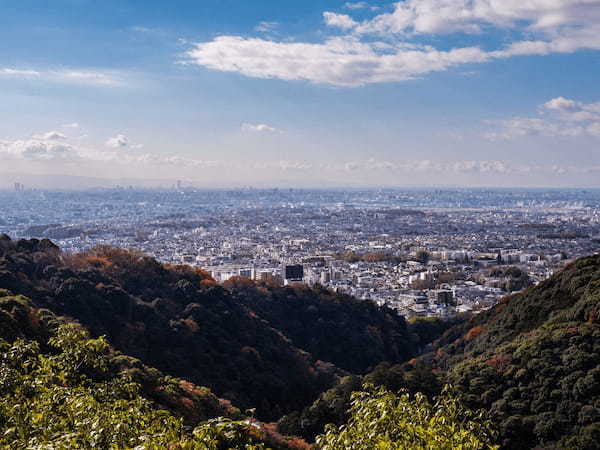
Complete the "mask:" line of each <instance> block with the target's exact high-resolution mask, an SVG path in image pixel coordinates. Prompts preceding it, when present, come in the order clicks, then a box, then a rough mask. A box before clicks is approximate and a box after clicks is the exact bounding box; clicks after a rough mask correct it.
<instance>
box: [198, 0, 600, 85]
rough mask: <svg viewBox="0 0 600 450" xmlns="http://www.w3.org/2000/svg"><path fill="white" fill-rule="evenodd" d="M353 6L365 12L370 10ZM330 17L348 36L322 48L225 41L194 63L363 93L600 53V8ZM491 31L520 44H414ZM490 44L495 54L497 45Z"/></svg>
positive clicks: (428, 6) (552, 5)
mask: <svg viewBox="0 0 600 450" xmlns="http://www.w3.org/2000/svg"><path fill="white" fill-rule="evenodd" d="M345 6H346V7H347V8H349V9H361V8H363V7H365V6H366V3H365V4H364V5H363V2H356V3H352V2H350V3H347V4H346V5H345ZM323 17H324V20H325V23H326V24H327V25H329V26H335V27H338V28H341V29H342V30H346V32H347V33H348V34H346V35H344V36H340V37H335V38H331V37H330V38H327V39H325V40H324V41H323V42H317V43H312V42H310V43H309V42H289V41H280V42H278V41H275V40H266V39H258V38H255V39H252V38H244V37H241V36H220V37H218V38H215V39H214V40H213V41H209V42H201V43H197V44H195V45H194V46H193V48H192V49H191V50H190V51H188V52H187V56H188V58H189V61H190V62H192V63H194V64H197V65H199V66H203V67H206V68H209V69H213V70H220V71H229V72H238V73H242V74H244V75H246V76H249V77H256V78H278V79H282V80H305V81H310V82H313V83H322V84H330V85H335V86H361V85H364V84H369V83H382V82H399V81H405V80H410V79H413V78H416V77H419V76H422V75H424V74H427V73H430V72H435V71H443V70H448V69H450V68H452V67H455V66H460V65H464V64H469V63H483V62H487V61H491V60H494V59H501V58H510V57H515V56H520V55H547V54H550V53H570V52H575V51H578V50H583V49H592V50H594V49H596V50H598V49H600V0H527V1H523V0H502V1H500V0H407V1H404V2H398V3H396V4H395V5H394V10H393V11H392V12H391V13H385V14H379V15H377V16H375V17H374V18H372V19H370V20H366V21H363V22H360V23H359V22H357V21H356V20H354V19H353V18H352V17H350V16H349V15H346V14H337V13H334V12H329V11H327V12H324V13H323ZM491 28H500V29H510V30H511V35H512V36H517V38H516V39H515V40H513V41H512V42H508V43H507V44H506V45H504V46H503V47H499V48H497V49H492V50H482V49H481V48H480V47H478V46H471V47H462V48H461V47H458V48H454V49H450V50H439V49H436V48H434V47H432V46H424V45H418V44H415V43H414V42H412V41H409V40H408V39H414V38H415V36H418V35H419V34H424V33H425V34H434V35H437V34H444V33H456V32H460V33H472V34H475V33H484V32H486V31H489V30H490V29H491ZM366 34H372V35H373V36H375V37H377V39H379V40H377V39H373V36H365V35H366ZM482 42H483V43H485V45H486V46H487V45H489V43H490V40H489V39H485V38H482ZM467 70H468V69H467Z"/></svg>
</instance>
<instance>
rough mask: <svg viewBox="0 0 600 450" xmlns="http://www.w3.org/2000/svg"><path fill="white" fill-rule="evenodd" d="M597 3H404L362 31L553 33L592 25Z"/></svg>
mask: <svg viewBox="0 0 600 450" xmlns="http://www.w3.org/2000/svg"><path fill="white" fill-rule="evenodd" d="M598 5H600V2H599V1H598V0H527V1H522V0H407V1H404V2H398V3H396V4H395V8H394V11H393V12H391V13H386V14H381V15H379V16H377V17H375V18H374V19H372V20H370V21H367V22H365V24H364V25H363V29H362V30H363V31H364V32H380V33H390V32H391V33H407V32H408V33H433V34H438V33H453V32H467V33H473V32H481V31H482V29H483V28H484V27H486V26H494V27H499V28H516V27H520V26H523V24H524V26H525V27H526V29H528V30H530V31H544V32H547V33H556V32H557V31H558V30H560V29H561V28H563V27H578V26H589V25H595V24H597V23H598V22H599V20H600V11H599V9H598Z"/></svg>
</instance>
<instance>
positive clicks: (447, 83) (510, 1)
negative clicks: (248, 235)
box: [0, 0, 600, 187]
mask: <svg viewBox="0 0 600 450" xmlns="http://www.w3.org/2000/svg"><path fill="white" fill-rule="evenodd" d="M0 42H1V43H2V44H1V45H0V118H1V119H2V120H0V187H6V186H8V185H9V183H13V182H14V181H19V180H21V181H23V180H25V182H26V183H27V184H28V185H33V186H36V187H44V185H45V184H46V185H47V184H49V183H52V185H57V186H58V185H60V184H61V180H63V181H64V183H65V185H66V183H67V180H69V183H71V185H72V183H73V180H80V181H81V182H82V183H83V182H84V180H87V184H89V183H92V184H93V183H95V182H97V183H100V181H99V180H105V181H102V182H103V183H109V184H110V183H117V182H119V183H120V182H125V183H131V184H140V185H142V184H143V183H146V184H147V183H155V184H156V183H158V184H161V185H162V184H169V183H172V182H173V180H182V182H183V183H184V184H185V185H194V186H199V187H228V186H257V187H273V186H291V187H293V186H297V187H344V186H348V187H358V186H361V187H362V186H373V187H376V186H498V187H511V186H532V187H533V186H543V187H567V186H569V187H600V83H599V80H600V0H405V1H400V2H388V1H370V2H364V1H356V2H346V1H334V0H303V1H275V0H252V1H248V0H201V1H200V0H171V1H168V2H165V1H159V0H143V1H142V0H102V1H100V0H53V1H51V2H50V1H40V0H0ZM90 180H92V181H90ZM76 183H77V181H75V184H76Z"/></svg>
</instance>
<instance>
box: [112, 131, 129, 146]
mask: <svg viewBox="0 0 600 450" xmlns="http://www.w3.org/2000/svg"><path fill="white" fill-rule="evenodd" d="M129 145H130V142H129V138H128V137H127V136H125V135H123V134H117V135H116V136H115V137H111V138H109V139H108V140H107V141H106V146H107V147H110V148H125V147H128V146H129Z"/></svg>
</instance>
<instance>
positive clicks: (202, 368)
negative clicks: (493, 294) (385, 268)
mask: <svg viewBox="0 0 600 450" xmlns="http://www.w3.org/2000/svg"><path fill="white" fill-rule="evenodd" d="M0 289H3V290H1V291H0V297H1V300H0V330H1V334H0V339H1V340H2V344H1V346H2V351H1V352H2V354H3V358H4V359H3V361H4V362H3V364H4V366H3V367H4V369H3V372H2V373H3V374H4V375H3V377H4V378H3V379H2V380H1V383H3V384H1V386H0V389H3V395H4V397H5V399H8V400H5V402H4V403H3V405H4V406H3V407H4V408H5V409H4V410H2V414H4V416H3V417H4V419H2V420H3V424H4V425H3V426H4V427H5V428H6V427H7V426H8V425H10V423H12V422H11V421H14V420H15V419H14V417H20V416H19V415H18V414H17V415H16V416H14V414H15V411H16V412H18V411H17V410H15V408H16V407H18V405H21V404H22V402H21V403H20V401H19V398H20V397H19V395H29V396H30V398H33V399H34V400H35V401H39V402H40V403H39V405H38V406H39V408H42V409H43V408H50V406H49V403H47V401H48V399H47V398H46V397H44V395H46V394H47V392H46V391H43V392H42V393H41V394H40V395H42V394H43V395H42V397H39V398H38V397H36V395H38V394H39V393H38V392H37V391H36V389H33V388H31V389H33V390H31V389H30V391H27V392H28V393H26V392H25V391H23V390H19V389H16V388H15V386H17V385H19V383H20V384H24V385H27V383H33V384H32V386H33V385H37V384H36V383H38V381H37V380H38V378H37V377H45V378H43V379H44V380H46V381H45V383H46V384H44V386H46V387H47V388H48V389H50V390H51V391H52V392H54V390H55V389H58V390H59V391H60V390H61V389H62V388H68V389H71V388H72V389H74V390H73V391H68V392H66V393H65V392H62V391H61V392H62V394H61V395H63V394H64V395H65V396H68V395H75V394H77V395H79V394H81V395H82V397H81V398H82V399H83V400H82V401H83V402H92V403H94V402H100V404H101V405H100V406H98V408H102V407H107V408H109V409H110V408H113V409H114V408H116V409H117V410H119V408H118V407H116V406H115V405H116V403H114V402H125V403H119V405H122V406H123V407H124V408H129V410H131V411H133V412H132V420H133V421H135V420H137V419H135V417H137V416H136V415H138V414H139V415H140V417H141V416H146V417H155V418H154V419H152V420H151V422H152V423H153V424H154V425H156V427H158V428H148V429H146V428H144V426H145V425H144V426H141V425H140V424H142V423H144V424H147V422H146V421H144V420H142V419H140V422H139V423H138V424H137V425H132V429H133V428H135V429H136V430H138V431H139V433H137V434H136V433H133V434H131V435H127V434H123V436H124V437H123V439H132V441H131V442H138V443H139V442H143V439H146V438H144V437H140V436H142V435H144V436H147V433H151V434H152V436H155V438H152V439H156V440H157V442H165V441H161V439H163V438H164V439H166V440H169V441H170V442H173V441H177V440H180V442H188V443H189V445H192V447H190V448H194V447H193V445H196V444H197V442H196V444H193V439H197V436H200V435H202V436H205V437H206V436H209V437H206V439H209V438H210V439H213V438H214V439H215V442H220V441H219V439H229V438H231V437H232V436H233V437H234V438H235V439H238V438H239V442H240V443H241V444H240V445H243V446H242V447H239V448H245V447H244V446H246V445H254V444H252V442H254V443H255V444H256V445H262V444H264V443H265V442H267V444H266V445H267V448H306V445H307V444H306V443H304V442H303V441H301V440H299V439H295V440H294V439H292V440H290V439H285V438H283V437H282V435H296V436H302V437H304V438H306V439H307V440H308V441H314V440H315V439H317V438H318V439H317V440H318V442H319V445H321V446H322V447H323V448H344V447H343V446H342V447H339V445H338V444H339V442H341V441H340V439H345V438H344V436H346V437H347V436H350V434H352V433H361V431H360V430H361V429H362V427H364V426H365V424H364V423H363V422H364V421H365V420H368V417H371V414H372V413H373V412H374V411H375V410H376V409H377V405H378V404H381V405H382V408H389V410H390V413H389V414H391V415H392V416H394V417H398V421H400V422H401V421H403V420H405V419H403V418H402V417H404V416H403V415H402V414H403V413H401V411H407V410H414V411H421V412H422V413H423V414H424V415H423V420H425V418H428V419H426V420H427V421H428V422H427V423H428V424H429V425H427V426H426V427H425V429H422V428H419V430H420V431H418V433H421V432H423V433H424V434H421V435H420V436H421V437H419V439H427V438H426V436H429V434H428V433H434V434H435V435H436V436H437V435H439V433H443V431H439V432H438V431H435V427H434V428H430V427H431V426H432V424H433V423H434V422H431V420H434V419H433V417H438V416H437V415H438V414H441V415H442V416H443V417H447V416H448V415H449V416H451V417H454V419H448V420H446V419H444V420H443V421H442V422H440V423H445V424H447V423H451V421H452V420H457V421H458V422H456V426H465V425H466V424H467V423H469V424H470V425H468V427H467V428H466V429H465V433H466V434H465V435H464V437H465V439H467V441H468V442H470V444H469V445H471V447H469V446H467V447H466V448H478V447H477V445H479V444H477V442H479V443H483V444H481V445H483V446H487V447H493V443H494V442H495V441H496V440H497V442H499V443H500V444H502V446H503V447H506V448H515V449H527V448H535V447H540V448H582V449H586V448H589V449H593V448H597V447H596V446H597V442H598V441H599V440H600V256H592V257H588V258H582V259H580V260H578V261H576V262H574V263H572V264H571V265H569V266H567V267H566V269H565V270H564V271H562V272H560V273H558V274H556V275H555V276H553V277H552V278H550V279H549V280H547V281H545V282H543V283H541V284H540V285H538V286H536V287H532V288H528V289H527V290H525V291H523V292H521V293H518V294H516V295H513V296H510V297H506V298H505V299H503V300H502V301H501V302H500V303H499V304H498V305H497V306H496V307H494V308H492V309H491V310H489V311H487V312H484V313H481V314H479V315H476V316H473V317H471V318H457V319H456V320H455V321H454V323H452V322H443V321H439V320H417V321H414V322H410V323H407V322H405V321H404V319H402V318H401V317H399V316H397V315H396V314H394V313H393V312H392V311H391V310H388V309H386V308H378V307H377V306H376V305H374V304H373V303H371V302H369V301H361V300H357V299H354V298H351V297H348V296H344V295H338V294H335V293H332V292H330V291H328V290H326V289H323V288H319V287H317V288H308V287H306V286H302V285H296V286H288V287H280V286H275V285H270V284H256V283H254V282H252V281H250V280H247V279H243V278H234V279H232V280H230V281H228V282H226V283H225V284H224V285H218V284H217V283H215V281H214V280H213V279H212V278H211V277H210V276H209V275H208V274H207V273H206V272H204V271H202V270H199V269H196V268H191V267H189V266H169V265H163V264H160V263H159V262H157V261H156V260H154V259H152V258H149V257H147V256H144V255H142V254H139V253H136V252H132V251H127V250H120V249H114V248H109V247H98V248H95V249H93V250H90V251H88V252H87V253H85V254H79V255H66V254H63V253H62V252H61V251H60V249H58V248H57V247H56V246H55V245H53V244H52V243H51V242H50V241H48V240H41V241H38V240H20V241H12V240H10V239H9V238H8V237H6V236H2V237H0ZM73 321H75V322H76V323H80V324H81V325H73V324H72V323H74V322H73ZM86 329H87V330H89V332H90V336H88V335H87V331H86ZM100 336H106V338H105V339H104V338H99V337H100ZM97 338H99V339H97ZM432 341H434V342H432ZM74 349H75V350H74ZM86 349H87V350H86ZM423 350H426V351H428V353H425V354H422V351H423ZM69 352H70V353H69ZM86 352H92V353H94V352H95V353H94V354H95V355H96V356H97V358H99V359H100V360H102V361H103V362H102V363H101V367H100V366H96V365H95V363H92V362H91V359H89V358H88V361H89V364H88V363H87V362H81V365H79V363H77V364H76V368H73V367H72V368H71V369H69V364H70V363H69V362H68V361H69V358H71V359H72V358H75V359H77V358H79V357H81V355H85V354H87V353H86ZM7 355H13V356H10V357H8V356H7ZM28 355H29V356H28ZM61 355H62V356H61ZM78 355H79V356H78ZM61 358H62V359H61ZM11 361H12V362H11ZM11 364H12V366H11ZM86 365H88V366H89V367H87V366H86ZM86 367H87V368H86ZM32 368H33V369H32ZM63 369H64V370H67V372H68V370H71V372H69V373H70V375H69V374H67V375H64V374H63V373H62V372H61V370H63ZM7 374H8V378H7ZM74 374H75V375H74ZM11 377H12V378H11ZM64 377H67V378H68V377H74V378H69V381H68V382H66V384H65V383H64V382H63V381H64V380H67V378H64ZM175 377H178V378H175ZM63 378H64V379H63ZM15 379H18V380H21V381H19V382H17V383H16V384H15V382H14V380H15ZM7 380H13V381H11V382H9V381H7ZM61 380H62V381H61ZM111 380H112V381H111ZM11 383H12V384H11ZM107 383H108V384H107ZM111 383H114V386H115V388H114V389H113V391H111V392H112V393H111V394H110V395H109V396H108V397H106V395H105V394H106V387H107V386H108V385H110V384H111ZM447 383H450V384H451V385H452V386H453V389H455V390H454V391H452V392H454V393H455V396H453V397H452V398H450V397H444V395H446V394H443V392H449V391H448V390H447V389H446V390H443V386H444V385H445V384H447ZM128 386H129V387H128ZM200 386H206V387H200ZM28 389H29V388H28ZM128 389H130V390H129V391H128ZM381 389H383V390H381ZM213 392H214V394H213ZM356 392H362V394H354V395H353V393H356ZM419 393H422V394H424V395H425V397H420V396H419V395H420V394H419ZM417 394H419V395H417ZM102 395H105V396H104V397H102ZM440 395H441V397H440ZM31 396H33V397H31ZM436 397H437V399H438V400H435V401H433V400H431V399H434V398H436ZM65 398H66V397H65ZM358 398H361V399H362V400H361V401H358V400H356V399H358ZM352 399H354V400H352ZM427 399H430V400H429V401H428V400H427ZM444 399H445V400H444ZM446 401H447V402H449V403H448V405H450V404H455V403H456V402H459V403H460V405H459V403H456V405H459V406H457V407H458V408H460V411H463V412H461V413H460V414H459V415H458V416H452V414H453V413H451V412H450V411H451V410H450V409H445V410H444V409H443V408H442V407H443V405H444V404H445V403H444V402H446ZM45 402H46V403H45ZM128 402H133V403H128ZM140 402H141V403H140ZM453 402H454V403H453ZM15 405H16V406H15ZM110 405H112V406H110ZM238 408H239V409H238ZM248 408H256V410H255V411H256V415H257V418H258V419H262V420H269V421H273V420H277V419H279V422H278V425H277V428H278V432H275V430H274V426H273V425H271V426H263V425H261V424H260V423H259V422H255V425H252V424H251V423H250V422H249V421H245V422H244V420H246V419H245V417H246V416H245V414H247V412H246V411H245V410H246V409H248ZM440 408H442V409H440ZM480 408H482V409H483V410H485V411H487V412H488V413H489V418H490V419H491V422H487V418H486V417H487V416H486V417H484V416H481V415H479V416H477V417H479V419H474V422H468V421H466V420H467V419H462V418H461V417H463V416H464V418H467V417H470V418H475V416H473V415H472V413H471V412H470V411H474V410H478V409H480ZM17 409H18V408H17ZM159 410H163V411H166V412H164V413H160V414H159V415H158V416H155V414H158V413H157V411H159ZM11 411H12V412H11ZM119 411H120V410H119ZM369 411H371V412H369ZM452 411H458V410H457V409H452ZM11 414H12V415H11ZM19 414H24V415H23V417H25V418H26V419H27V420H28V421H33V422H31V423H30V422H20V423H21V425H19V424H13V425H14V426H11V427H9V428H7V429H6V430H5V432H6V433H8V434H7V436H8V435H10V436H11V437H10V439H12V440H13V441H14V442H16V440H17V439H26V436H25V437H23V436H18V433H19V431H18V430H19V426H21V427H23V423H27V424H28V425H27V427H29V428H31V429H32V430H34V431H32V433H34V434H35V433H38V435H37V437H36V439H41V441H40V442H43V440H44V439H50V437H51V436H49V435H44V433H43V432H42V430H43V428H44V427H50V426H51V424H49V423H48V424H46V425H40V424H42V422H39V423H37V422H36V421H41V420H42V418H41V417H42V416H39V417H38V416H36V415H35V413H34V412H32V413H31V414H33V415H31V414H29V415H28V414H26V413H25V412H23V411H22V413H19ZM107 414H108V413H107ZM250 414H254V413H250ZM419 414H420V413H419ZM478 414H479V413H478ZM67 415H68V414H67ZM396 415H397V416H396ZM13 416H14V417H13ZM60 417H62V416H60ZM82 417H83V419H82V420H83V421H84V422H85V421H86V420H91V419H90V418H89V417H87V416H85V414H84V415H83V416H82ZM103 417H104V416H103ZM119 417H121V416H119V415H118V414H117V415H116V416H114V417H113V416H110V414H108V415H106V416H105V420H107V421H108V422H107V423H108V424H112V425H110V426H113V425H114V423H113V422H111V420H115V421H119V420H124V419H123V418H122V417H121V418H119ZM216 417H221V419H216V420H218V421H220V422H206V420H209V419H211V418H216ZM223 417H224V419H223ZM163 419H164V420H163ZM237 419H241V420H242V422H236V421H235V420H237ZM19 420H20V419H19ZM23 420H25V419H23ZM57 420H59V418H58V417H57ZM181 420H182V421H183V422H181ZM369 420H370V419H369ZM377 420H381V422H380V423H381V426H382V427H384V428H386V429H387V428H389V427H392V428H393V423H392V422H390V421H389V420H387V419H385V420H384V418H383V417H380V418H379V419H377ZM435 420H437V419H435ZM469 420H471V419H469ZM400 422H398V423H399V424H400ZM132 423H133V422H132ZM328 423H333V424H335V425H336V426H338V427H341V426H342V425H344V424H346V427H341V428H329V429H328V431H327V432H326V433H325V430H326V428H325V425H326V424H328ZM374 423H375V422H374ZM378 423H379V422H378ZM74 424H75V422H74V423H72V424H71V425H72V426H74ZM183 424H187V426H188V427H196V429H200V431H198V433H197V436H196V435H194V436H192V435H191V434H190V433H189V432H188V431H189V430H191V428H183ZM71 425H70V426H71ZM140 426H141V428H140ZM374 426H375V425H374ZM377 426H380V425H377ZM399 426H400V425H399ZM402 426H408V425H407V424H405V425H402ZM411 426H412V425H411ZM36 427H37V428H36ZM202 427H204V428H202ZM215 427H216V428H215ZM248 427H250V428H248ZM481 427H483V428H481ZM67 428H68V427H67ZM36 429H37V430H38V431H35V430H36ZM186 430H188V431H186ZM202 430H203V431H202ZM219 430H220V431H219ZM336 430H337V431H336ZM352 430H354V431H352ZM415 430H416V429H415ZM423 430H425V431H423ZM478 430H479V431H478ZM389 431H390V435H389V436H388V437H389V439H391V440H389V441H386V440H380V439H379V438H377V437H376V436H375V437H374V439H375V441H372V442H374V443H376V444H377V445H380V444H381V445H405V446H406V445H409V444H408V443H410V442H412V444H410V445H417V444H414V443H415V442H417V441H406V440H403V439H404V438H403V437H401V436H402V433H400V434H397V433H396V432H397V430H394V429H389ZM496 431H497V435H496ZM412 432H413V431H411V433H412ZM11 433H12V434H11ZM15 433H16V434H15ZM144 433H146V434H144ZM215 433H216V434H215ZM219 433H225V434H226V435H227V436H229V437H223V436H221V437H219ZM323 433H325V434H323ZM349 433H350V434H349ZM414 433H417V431H414ZM318 435H321V437H318ZM32 436H33V435H32ZM161 436H162V437H161ZM166 436H168V437H166ZM210 436H212V437H210ZM390 436H396V437H393V438H392V437H390ZM415 436H416V435H415ZM449 436H450V435H448V436H446V438H443V439H446V440H445V441H444V442H447V443H448V442H453V441H452V439H451V438H450V437H449ZM30 438H31V437H30ZM87 438H89V436H87V437H86V439H87ZM31 439H33V438H31ZM103 439H104V438H103ZM106 439H108V438H106ZM140 439H141V440H140ZM190 439H192V440H190ZM253 439H254V441H253ZM386 439H387V438H386ZM396 439H399V440H396ZM415 439H416V438H415ZM467 441H465V442H467ZM222 442H225V441H222ZM232 442H233V441H232ZM419 442H422V441H419ZM186 445H187V444H186ZM219 445H221V444H219ZM336 445H338V446H337V447H336ZM419 445H420V444H419ZM294 446H295V447H294ZM328 446H329V447H328ZM215 448H223V447H218V446H217V447H215ZM224 448H226V447H224ZM248 448H250V447H248ZM356 448H367V447H364V446H363V447H360V446H359V447H356ZM399 448H403V447H399ZM407 448H410V446H409V447H407Z"/></svg>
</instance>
